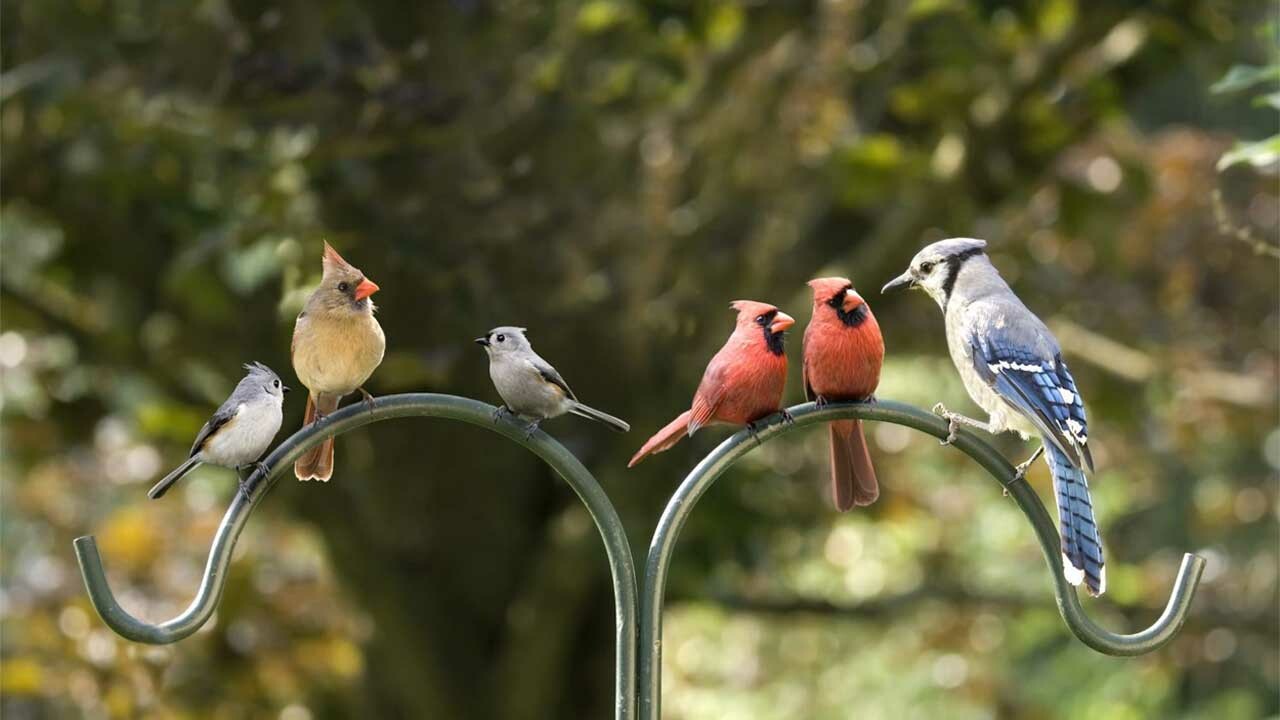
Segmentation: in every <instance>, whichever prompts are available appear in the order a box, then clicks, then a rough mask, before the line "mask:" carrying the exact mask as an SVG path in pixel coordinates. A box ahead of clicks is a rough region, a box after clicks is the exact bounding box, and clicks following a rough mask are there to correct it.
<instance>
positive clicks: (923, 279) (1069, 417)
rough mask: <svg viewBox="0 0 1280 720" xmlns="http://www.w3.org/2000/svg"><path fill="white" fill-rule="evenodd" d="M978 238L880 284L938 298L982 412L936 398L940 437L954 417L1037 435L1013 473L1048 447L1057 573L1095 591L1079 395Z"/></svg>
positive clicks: (1094, 534)
mask: <svg viewBox="0 0 1280 720" xmlns="http://www.w3.org/2000/svg"><path fill="white" fill-rule="evenodd" d="M986 246H987V243H986V242H984V241H982V240H973V239H970V238H952V239H949V240H941V241H939V242H936V243H933V244H932V245H929V246H928V247H926V248H924V249H923V250H921V251H920V252H919V253H917V254H916V256H915V257H914V258H912V260H911V266H910V267H909V268H907V271H906V272H904V273H902V274H901V275H899V276H898V277H896V278H894V279H893V280H891V281H890V282H889V283H888V284H887V285H885V286H884V288H883V289H882V290H881V292H888V291H890V290H895V289H898V288H902V287H909V288H919V289H922V290H924V291H925V292H926V293H928V294H929V296H930V297H932V298H933V299H934V300H935V301H937V303H938V306H939V307H941V308H942V313H943V315H944V316H945V320H946V328H947V347H948V349H949V350H950V351H951V360H952V362H954V363H955V366H956V370H958V371H959V373H960V379H961V380H963V381H964V387H965V389H966V390H968V391H969V396H970V397H972V398H973V401H974V402H976V403H977V404H978V405H979V406H980V407H981V408H982V409H983V410H985V411H986V412H987V414H988V416H989V419H988V421H987V422H985V423H984V422H981V421H979V420H974V419H972V418H968V417H965V416H963V415H959V414H957V413H953V412H950V411H948V410H947V409H946V408H945V407H943V406H942V404H941V403H939V404H938V405H937V406H935V407H934V411H935V412H937V413H939V414H940V415H942V416H943V417H944V418H946V419H947V421H948V422H949V423H950V426H951V434H950V436H949V437H948V438H947V440H945V441H943V444H944V445H945V444H948V443H950V442H954V441H955V436H956V429H957V428H958V427H959V426H960V425H969V426H971V427H975V428H979V429H981V430H985V431H987V432H990V433H993V434H995V433H1001V432H1006V431H1009V430H1012V431H1015V432H1017V433H1018V434H1019V435H1021V436H1022V438H1023V439H1024V440H1026V439H1029V438H1030V437H1031V435H1033V434H1036V435H1039V436H1040V439H1041V446H1040V449H1039V450H1036V452H1035V454H1034V455H1032V456H1031V458H1030V459H1028V460H1027V461H1026V462H1024V463H1022V464H1021V465H1019V466H1018V477H1020V478H1021V477H1022V476H1023V475H1024V474H1025V473H1026V470H1027V468H1028V467H1030V465H1031V463H1033V462H1035V460H1036V458H1038V457H1039V456H1040V454H1041V453H1047V460H1048V462H1049V470H1050V472H1051V473H1052V474H1053V487H1054V492H1055V493H1056V495H1057V498H1058V521H1059V524H1060V525H1061V526H1062V568H1063V572H1064V574H1065V575H1066V578H1067V581H1068V582H1070V583H1071V584H1072V585H1079V584H1080V583H1081V582H1082V581H1083V582H1084V583H1085V587H1086V589H1087V590H1088V591H1089V594H1090V595H1093V596H1095V597H1096V596H1098V595H1101V594H1102V593H1103V592H1105V591H1106V587H1107V574H1106V569H1105V567H1104V564H1103V559H1102V538H1101V536H1100V535H1099V534H1098V523H1097V522H1096V521H1095V520H1094V518H1093V503H1092V502H1091V501H1090V499H1089V482H1088V480H1086V479H1085V474H1084V473H1085V470H1088V471H1089V472H1092V471H1093V456H1092V455H1091V453H1090V452H1089V444H1088V441H1089V436H1088V428H1087V426H1086V423H1085V415H1084V403H1083V401H1081V399H1080V393H1079V392H1078V391H1077V390H1076V383H1075V380H1074V379H1072V377H1071V371H1069V370H1067V365H1066V363H1065V362H1063V361H1062V351H1061V350H1060V348H1059V347H1058V341H1057V340H1055V339H1054V337H1053V335H1052V334H1051V333H1050V332H1049V329H1048V328H1047V327H1045V325H1044V323H1043V322H1041V321H1040V318H1038V317H1036V316H1035V315H1033V314H1032V313H1031V311H1030V310H1028V309H1027V306H1025V305H1023V304H1022V301H1021V300H1019V299H1018V297H1017V296H1016V295H1014V294H1013V291H1012V290H1010V289H1009V285H1008V284H1007V283H1005V281H1004V279H1003V278H1001V277H1000V273H999V272H998V271H997V270H996V268H995V266H993V265H992V264H991V261H990V260H988V259H987V255H986V252H985V251H984V248H986Z"/></svg>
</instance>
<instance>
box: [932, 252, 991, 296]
mask: <svg viewBox="0 0 1280 720" xmlns="http://www.w3.org/2000/svg"><path fill="white" fill-rule="evenodd" d="M981 254H982V248H980V247H976V248H969V249H968V250H965V251H964V252H958V253H956V254H955V255H952V256H951V257H949V258H947V279H946V280H943V281H942V299H943V300H945V301H947V302H950V300H951V291H952V290H953V289H954V288H955V286H956V277H957V276H958V275H959V274H960V266H961V265H964V261H965V260H968V259H969V258H971V257H974V256H977V255H981Z"/></svg>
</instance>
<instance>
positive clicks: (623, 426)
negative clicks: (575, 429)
mask: <svg viewBox="0 0 1280 720" xmlns="http://www.w3.org/2000/svg"><path fill="white" fill-rule="evenodd" d="M569 412H571V413H573V414H574V415H577V416H578V417H584V418H588V419H591V420H595V421H596V422H602V423H604V424H605V425H608V426H609V427H611V428H613V429H614V430H617V431H618V432H627V431H628V430H630V429H631V426H630V425H628V424H627V423H626V421H624V420H619V419H618V418H616V417H614V416H612V415H610V414H609V413H607V412H601V411H600V410H597V409H595V408H593V407H587V406H586V405H583V404H582V403H574V404H573V405H571V406H570V407H569Z"/></svg>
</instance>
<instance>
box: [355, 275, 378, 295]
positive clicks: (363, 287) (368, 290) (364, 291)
mask: <svg viewBox="0 0 1280 720" xmlns="http://www.w3.org/2000/svg"><path fill="white" fill-rule="evenodd" d="M380 289H381V288H379V287H378V283H376V282H374V281H372V280H370V279H369V278H365V279H363V280H361V281H360V284H359V285H357V286H356V300H363V299H365V298H367V297H369V296H370V295H372V294H374V293H376V292H378V290H380Z"/></svg>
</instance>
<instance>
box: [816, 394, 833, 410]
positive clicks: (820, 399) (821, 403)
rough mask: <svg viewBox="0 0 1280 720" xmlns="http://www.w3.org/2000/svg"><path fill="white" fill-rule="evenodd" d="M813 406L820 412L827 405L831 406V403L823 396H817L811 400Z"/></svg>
mask: <svg viewBox="0 0 1280 720" xmlns="http://www.w3.org/2000/svg"><path fill="white" fill-rule="evenodd" d="M813 404H814V405H817V406H818V409H819V410H821V409H822V408H824V407H826V406H827V405H829V404H831V401H830V400H828V399H827V398H826V396H824V395H818V396H816V397H814V398H813Z"/></svg>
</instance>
